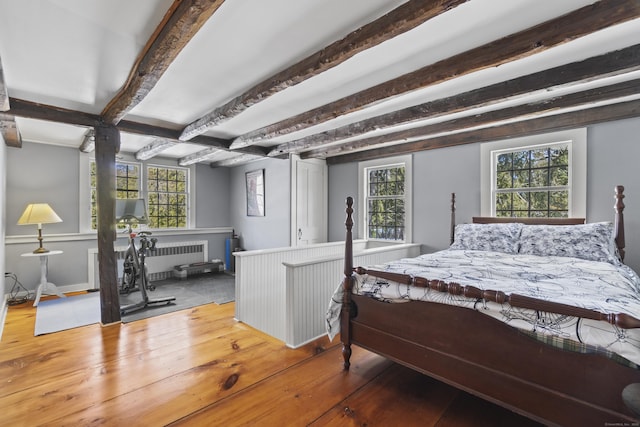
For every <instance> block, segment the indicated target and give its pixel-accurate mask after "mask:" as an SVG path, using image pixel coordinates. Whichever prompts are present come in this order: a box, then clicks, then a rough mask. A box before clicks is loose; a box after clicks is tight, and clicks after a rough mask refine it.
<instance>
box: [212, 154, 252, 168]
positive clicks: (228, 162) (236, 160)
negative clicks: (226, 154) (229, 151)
mask: <svg viewBox="0 0 640 427" xmlns="http://www.w3.org/2000/svg"><path fill="white" fill-rule="evenodd" d="M258 159H260V157H257V156H252V155H251V154H241V155H239V156H236V157H231V158H230V159H225V160H221V161H219V162H215V163H211V165H210V166H211V167H212V168H217V167H222V166H225V167H226V166H235V165H238V164H240V163H248V162H251V161H254V160H258Z"/></svg>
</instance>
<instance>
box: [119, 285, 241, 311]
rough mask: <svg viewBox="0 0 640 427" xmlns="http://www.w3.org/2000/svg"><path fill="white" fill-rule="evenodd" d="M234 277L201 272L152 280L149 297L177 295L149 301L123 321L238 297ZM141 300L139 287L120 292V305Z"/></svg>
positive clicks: (218, 302)
mask: <svg viewBox="0 0 640 427" xmlns="http://www.w3.org/2000/svg"><path fill="white" fill-rule="evenodd" d="M235 280H236V279H235V277H234V276H232V275H230V274H227V273H209V274H201V275H197V276H193V277H188V278H186V279H166V280H158V281H155V282H152V284H153V285H155V286H156V289H155V290H154V291H147V295H148V297H149V299H150V300H152V299H154V298H162V297H168V296H174V297H176V299H175V301H171V302H169V303H166V302H164V303H159V304H150V305H148V306H147V307H145V308H142V309H139V310H136V311H132V312H130V313H127V314H125V315H123V316H122V321H123V322H124V323H127V322H133V321H134V320H140V319H146V318H148V317H152V316H158V315H160V314H165V313H171V312H174V311H178V310H184V309H186V308H191V307H196V306H199V305H203V304H210V303H216V304H225V303H228V302H232V301H235V297H236V286H235ZM141 300H142V296H141V295H140V291H135V292H131V293H130V294H129V295H120V306H124V305H127V304H133V303H137V302H139V301H141Z"/></svg>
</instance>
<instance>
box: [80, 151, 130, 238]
mask: <svg viewBox="0 0 640 427" xmlns="http://www.w3.org/2000/svg"><path fill="white" fill-rule="evenodd" d="M90 168H91V229H92V230H97V229H98V208H97V206H98V203H97V196H96V193H97V192H96V162H95V161H93V160H92V161H91V165H90ZM140 180H141V178H140V165H139V164H135V163H120V162H116V198H117V199H139V198H140Z"/></svg>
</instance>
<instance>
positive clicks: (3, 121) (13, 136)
mask: <svg viewBox="0 0 640 427" xmlns="http://www.w3.org/2000/svg"><path fill="white" fill-rule="evenodd" d="M0 134H1V135H2V138H3V139H4V143H5V145H6V146H7V147H13V148H22V136H21V135H20V130H18V124H17V123H16V119H15V117H13V116H11V115H9V114H4V113H0Z"/></svg>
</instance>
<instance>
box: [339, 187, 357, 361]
mask: <svg viewBox="0 0 640 427" xmlns="http://www.w3.org/2000/svg"><path fill="white" fill-rule="evenodd" d="M346 212H347V219H346V221H345V223H344V225H345V226H346V227H347V235H346V238H345V241H344V280H343V282H342V289H343V291H344V294H343V296H342V309H341V311H340V340H341V341H342V358H343V359H344V369H345V370H349V366H351V362H350V361H349V359H350V358H351V326H350V324H349V320H350V319H351V288H352V287H353V280H354V277H353V234H352V232H351V229H352V228H353V216H352V214H353V198H352V197H347V209H346Z"/></svg>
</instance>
